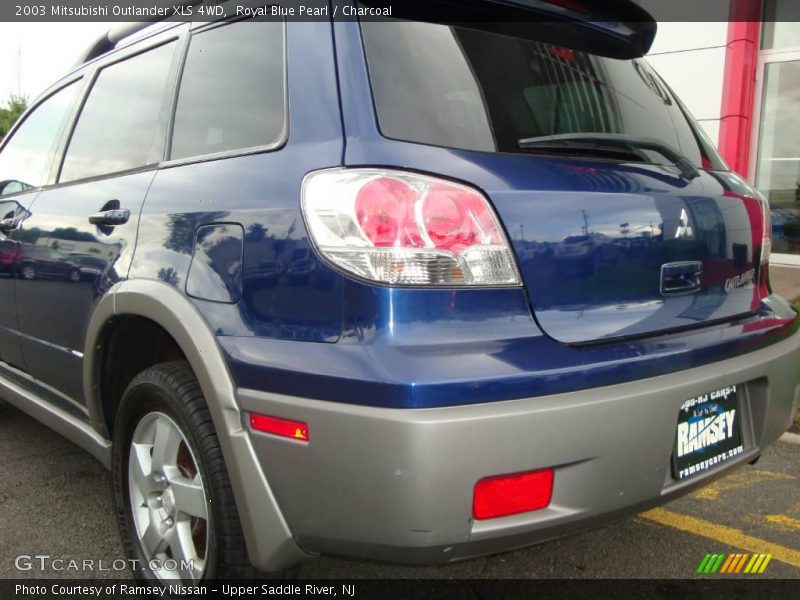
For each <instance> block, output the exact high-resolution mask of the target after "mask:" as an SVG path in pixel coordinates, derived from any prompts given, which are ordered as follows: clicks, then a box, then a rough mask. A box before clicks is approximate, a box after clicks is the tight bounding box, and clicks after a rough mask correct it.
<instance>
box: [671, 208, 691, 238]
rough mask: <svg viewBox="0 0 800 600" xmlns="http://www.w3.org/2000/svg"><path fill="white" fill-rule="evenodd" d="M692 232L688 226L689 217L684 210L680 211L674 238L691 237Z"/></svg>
mask: <svg viewBox="0 0 800 600" xmlns="http://www.w3.org/2000/svg"><path fill="white" fill-rule="evenodd" d="M693 235H694V232H693V231H692V228H691V226H690V225H689V215H688V214H687V213H686V209H685V208H682V209H681V216H680V218H679V219H678V227H677V229H675V237H676V238H687V237H692V236H693Z"/></svg>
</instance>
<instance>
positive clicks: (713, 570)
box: [711, 552, 725, 573]
mask: <svg viewBox="0 0 800 600" xmlns="http://www.w3.org/2000/svg"><path fill="white" fill-rule="evenodd" d="M724 559H725V553H724V552H722V553H720V555H719V558H718V559H717V562H716V563H715V564H714V567H713V568H712V569H711V572H712V573H716V572H717V571H718V570H719V568H720V567H721V566H722V561H723V560H724Z"/></svg>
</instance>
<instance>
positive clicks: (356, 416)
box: [237, 334, 800, 563]
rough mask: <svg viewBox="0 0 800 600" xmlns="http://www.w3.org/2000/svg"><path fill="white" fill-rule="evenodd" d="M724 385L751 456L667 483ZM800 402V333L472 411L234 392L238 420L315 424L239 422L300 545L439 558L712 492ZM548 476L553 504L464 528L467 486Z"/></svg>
mask: <svg viewBox="0 0 800 600" xmlns="http://www.w3.org/2000/svg"><path fill="white" fill-rule="evenodd" d="M730 384H746V385H744V386H743V390H744V391H743V392H742V395H741V398H742V405H741V409H742V411H743V412H744V414H743V415H742V416H743V420H742V425H743V430H742V435H743V444H744V453H743V454H741V455H739V456H738V457H736V458H735V459H732V460H730V461H728V462H725V463H723V464H721V465H719V466H717V467H714V468H712V469H711V470H710V471H708V472H706V473H704V474H702V475H698V476H695V477H692V478H690V479H688V480H683V481H680V482H679V481H676V480H675V479H673V478H672V475H671V469H670V456H671V453H672V448H673V444H674V436H675V428H676V423H677V417H678V411H679V408H680V406H681V404H682V403H683V402H684V401H685V400H686V399H689V398H692V397H694V396H697V395H699V394H703V393H706V392H709V391H711V390H715V389H718V388H722V387H725V386H727V385H730ZM798 394H800V334H795V335H793V336H792V337H790V338H788V339H785V340H783V341H781V342H778V343H776V344H774V345H772V346H769V347H767V348H764V349H761V350H757V351H755V352H752V353H749V354H746V355H742V356H739V357H736V358H733V359H730V360H726V361H722V362H717V363H714V364H710V365H706V366H703V367H700V368H694V369H688V370H685V371H680V372H676V373H672V374H669V375H663V376H659V377H654V378H650V379H643V380H639V381H633V382H630V383H625V384H621V385H616V386H610V387H603V388H596V389H591V390H585V391H581V392H574V393H569V394H561V395H554V396H546V397H537V398H529V399H520V400H512V401H504V402H495V403H487V404H480V405H470V406H460V407H449V408H436V409H414V410H411V409H409V410H398V409H387V408H372V407H365V406H361V405H350V404H338V403H332V402H326V401H318V400H309V399H304V398H297V397H287V396H280V395H273V394H268V393H264V392H258V391H252V390H244V389H240V390H238V392H237V398H238V403H239V405H240V408H241V409H242V411H243V412H245V413H246V412H259V413H265V414H269V415H273V416H278V417H284V418H289V419H296V420H301V421H305V422H306V423H308V426H309V433H310V440H311V441H310V442H309V443H308V444H306V443H303V442H296V441H293V440H289V439H285V438H279V437H274V436H271V435H267V434H262V433H258V432H253V431H250V430H249V427H248V426H247V425H245V426H246V428H247V429H248V431H249V435H250V436H251V439H252V442H253V447H254V449H255V452H256V455H257V457H258V459H259V461H260V463H261V465H262V467H263V469H264V473H265V475H266V477H267V480H268V481H269V483H270V487H271V488H272V490H273V492H274V494H275V497H276V499H277V501H278V505H279V507H280V509H281V511H282V513H283V516H284V518H285V519H286V522H287V524H288V525H289V528H290V529H291V531H292V533H293V535H294V537H295V539H296V540H297V542H298V544H299V545H300V546H301V547H302V548H303V549H304V550H305V551H307V552H311V553H326V554H341V555H349V556H359V557H366V558H373V559H381V560H390V561H401V562H412V563H437V562H448V561H452V560H457V559H460V558H465V557H469V556H477V555H481V554H488V553H493V552H498V551H503V550H508V549H512V548H515V547H521V546H525V545H529V544H533V543H537V542H541V541H544V540H547V539H551V538H554V537H559V536H562V535H566V534H569V533H574V532H578V531H582V530H585V529H588V528H591V527H595V526H598V525H601V524H603V523H606V522H608V521H612V520H616V519H619V518H622V517H624V516H626V515H628V514H633V513H635V512H637V511H640V510H643V509H646V508H648V507H651V506H654V505H657V504H661V503H663V502H666V501H667V500H670V499H671V498H674V497H677V496H679V495H682V494H684V493H686V492H688V491H690V490H691V489H693V488H696V487H698V486H701V485H705V484H707V483H709V482H710V481H712V480H713V479H715V478H716V477H719V476H720V475H723V474H725V473H726V472H728V471H729V470H730V469H731V468H734V467H736V466H737V465H741V464H744V463H747V462H749V461H751V460H753V459H754V458H755V457H757V456H758V455H759V453H760V452H761V450H762V449H763V448H764V447H765V446H767V445H768V444H770V443H772V442H774V441H775V440H776V439H777V438H778V437H779V436H780V435H781V434H782V433H783V432H784V431H785V430H786V428H787V427H788V425H789V419H790V415H791V411H792V404H793V402H794V401H795V400H796V399H797V397H798ZM244 418H245V419H246V414H245V415H244ZM543 467H555V468H556V472H555V482H554V489H553V497H552V502H551V505H550V506H549V507H548V508H546V509H543V510H539V511H535V512H530V513H524V514H520V515H514V516H509V517H503V518H499V519H491V520H486V521H475V520H473V518H472V514H471V509H472V492H473V486H474V484H475V482H476V481H478V480H479V479H481V478H483V477H487V476H491V475H499V474H504V473H514V472H520V471H529V470H533V469H537V468H543ZM246 510H258V507H246Z"/></svg>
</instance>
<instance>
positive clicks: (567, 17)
mask: <svg viewBox="0 0 800 600" xmlns="http://www.w3.org/2000/svg"><path fill="white" fill-rule="evenodd" d="M360 3H361V4H362V5H364V6H367V7H372V8H381V7H383V8H388V7H390V6H391V8H392V17H393V18H398V19H408V20H414V21H426V22H430V23H442V24H446V25H455V26H459V27H467V28H470V29H477V30H480V31H487V32H491V33H498V34H502V35H508V36H512V37H519V38H523V39H529V40H534V41H537V42H544V43H547V44H553V45H555V46H563V47H567V48H572V49H574V50H581V51H584V52H590V53H592V54H598V55H601V56H607V57H610V58H619V59H631V58H638V57H640V56H644V55H645V54H647V51H648V50H650V46H652V44H653V40H654V39H655V36H656V28H657V26H656V21H655V19H654V18H653V17H652V15H650V13H648V12H647V11H646V10H644V9H643V8H642V7H641V6H639V5H637V4H635V3H634V2H633V1H632V0H424V1H423V0H404V1H403V2H392V1H391V0H360ZM378 18H380V17H378Z"/></svg>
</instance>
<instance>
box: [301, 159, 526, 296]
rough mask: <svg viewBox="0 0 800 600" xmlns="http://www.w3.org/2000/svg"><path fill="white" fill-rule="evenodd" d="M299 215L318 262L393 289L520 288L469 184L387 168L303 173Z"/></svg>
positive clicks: (493, 220) (507, 252)
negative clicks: (327, 263)
mask: <svg viewBox="0 0 800 600" xmlns="http://www.w3.org/2000/svg"><path fill="white" fill-rule="evenodd" d="M302 202H303V214H304V216H305V219H306V224H307V226H308V230H309V233H310V235H311V238H312V240H313V242H314V244H315V245H316V247H317V249H318V250H319V252H320V253H321V254H322V256H323V257H324V258H326V259H327V260H329V261H330V262H332V263H334V264H335V265H337V266H339V267H340V268H342V269H344V270H345V271H348V272H350V273H352V274H354V275H357V276H359V277H362V278H364V279H369V280H371V281H377V282H380V283H387V284H394V285H414V286H436V285H438V286H454V285H457V286H468V285H474V286H514V285H520V277H519V272H518V271H517V266H516V263H515V262H514V255H513V253H512V252H511V248H510V247H509V245H508V241H507V240H506V237H505V234H504V233H503V230H502V228H501V227H500V224H499V222H498V220H497V217H496V216H495V214H494V211H493V210H492V208H491V206H490V205H489V202H488V201H487V200H486V198H485V197H484V196H483V195H482V194H481V193H480V192H478V191H477V190H475V189H472V188H470V187H467V186H463V185H459V184H455V183H452V182H450V181H444V180H441V179H436V178H434V177H427V176H423V175H417V174H414V173H406V172H403V171H395V170H388V169H328V170H324V171H316V172H314V173H310V174H309V175H307V176H306V178H305V180H304V181H303V191H302Z"/></svg>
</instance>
